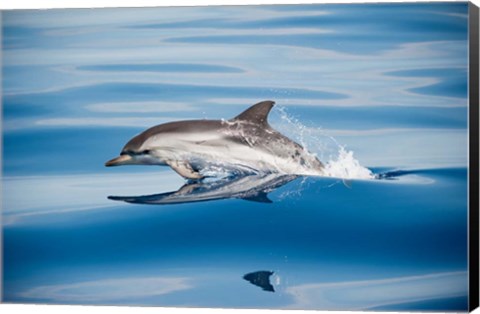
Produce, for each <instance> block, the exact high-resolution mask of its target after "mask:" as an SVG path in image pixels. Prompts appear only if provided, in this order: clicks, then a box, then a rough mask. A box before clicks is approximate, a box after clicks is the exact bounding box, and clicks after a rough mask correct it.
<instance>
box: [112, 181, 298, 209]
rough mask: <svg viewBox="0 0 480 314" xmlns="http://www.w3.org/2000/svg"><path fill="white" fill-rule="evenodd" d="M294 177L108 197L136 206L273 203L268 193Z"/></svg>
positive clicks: (192, 184)
mask: <svg viewBox="0 0 480 314" xmlns="http://www.w3.org/2000/svg"><path fill="white" fill-rule="evenodd" d="M297 177H298V176H294V175H279V174H266V175H250V176H236V177H229V178H222V179H218V180H214V181H208V180H202V181H195V182H189V183H186V184H185V185H183V186H182V187H181V188H180V189H178V190H177V191H174V192H166V193H160V194H153V195H142V196H109V197H108V198H109V199H111V200H115V201H124V202H127V203H135V204H154V205H166V204H183V203H193V202H205V201H213V200H222V199H230V198H237V199H244V200H248V201H254V202H262V203H272V201H271V200H270V199H269V198H268V196H267V195H268V193H270V192H272V191H273V190H275V189H277V188H279V187H281V186H283V185H285V184H287V183H289V182H291V181H293V180H295V179H296V178H297Z"/></svg>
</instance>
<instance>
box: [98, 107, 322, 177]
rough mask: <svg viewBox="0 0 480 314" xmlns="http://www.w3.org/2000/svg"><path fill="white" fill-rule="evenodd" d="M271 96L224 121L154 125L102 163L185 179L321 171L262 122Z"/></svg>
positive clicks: (313, 160) (299, 148)
mask: <svg viewBox="0 0 480 314" xmlns="http://www.w3.org/2000/svg"><path fill="white" fill-rule="evenodd" d="M273 105H274V102H273V101H263V102H260V103H257V104H255V105H253V106H252V107H250V108H248V109H247V110H245V111H244V112H242V113H241V114H240V115H238V116H236V117H235V118H233V119H230V120H190V121H177V122H169V123H165V124H161V125H157V126H154V127H152V128H149V129H147V130H146V131H144V132H142V133H140V134H138V135H137V136H135V137H134V138H132V139H131V140H130V141H129V142H128V143H127V144H126V145H125V147H124V148H123V149H122V152H121V153H120V156H119V157H117V158H114V159H112V160H110V161H108V162H107V163H106V164H105V165H106V166H120V165H168V166H170V167H171V168H172V169H173V170H175V171H176V172H177V173H178V174H180V175H181V176H183V177H184V178H187V179H200V178H203V177H206V176H209V173H211V172H212V170H214V172H222V170H224V172H232V171H233V172H234V173H238V172H241V173H251V174H253V173H255V174H258V173H281V174H293V175H309V174H313V175H321V174H322V169H323V165H322V163H321V162H320V161H319V160H318V159H317V158H316V157H315V156H314V155H313V154H311V153H309V152H308V151H306V150H305V149H304V148H303V147H302V146H301V145H299V144H298V143H296V142H294V141H292V140H291V139H289V138H287V137H286V136H284V135H282V134H280V133H279V132H278V131H276V130H274V129H273V128H272V127H271V126H270V125H269V124H268V121H267V118H268V114H269V112H270V110H271V109H272V107H273Z"/></svg>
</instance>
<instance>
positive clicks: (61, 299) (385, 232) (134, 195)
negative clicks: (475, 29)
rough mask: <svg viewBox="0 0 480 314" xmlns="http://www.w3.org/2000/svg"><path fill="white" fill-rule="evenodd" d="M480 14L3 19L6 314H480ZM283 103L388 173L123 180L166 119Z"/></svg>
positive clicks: (215, 12) (322, 138) (344, 8)
mask: <svg viewBox="0 0 480 314" xmlns="http://www.w3.org/2000/svg"><path fill="white" fill-rule="evenodd" d="M467 17H468V6H467V3H463V2H457V3H415V4H368V5H354V4H348V5H347V4H345V5H333V4H325V5H283V6H276V5H273V6H236V7H233V6H232V7H227V6H213V7H188V8H187V7H183V8H176V7H171V8H143V9H142V8H138V9H134V8H130V9H90V10H41V11H40V10H38V11H37V10H22V11H20V10H19V11H3V12H2V19H1V20H2V23H3V24H2V31H3V39H2V40H3V42H2V45H3V47H2V49H3V50H2V54H1V55H2V71H3V80H2V84H3V86H2V87H3V95H2V103H3V107H2V113H3V120H2V136H3V156H2V157H3V165H2V170H3V177H2V189H3V191H2V192H3V197H2V221H3V239H4V245H3V257H4V260H3V265H4V272H3V288H4V289H3V293H4V295H3V299H4V301H5V302H10V303H48V304H112V305H156V306H185V307H222V308H281V309H316V310H362V309H363V310H384V311H387V310H388V311H465V310H467V296H468V290H467V287H468V272H467V176H468V168H467V147H468V146H467V145H468V132H467V116H468V115H467V114H468V105H467V104H468V102H467V51H468V46H467V30H468V29H467V25H468V18H467ZM267 99H268V100H273V101H275V102H276V107H274V109H273V111H272V113H271V114H270V117H269V122H270V124H271V125H272V126H273V127H274V128H276V129H277V130H279V131H281V132H282V133H284V134H285V135H287V136H289V137H290V138H292V139H294V140H296V141H298V142H299V143H302V145H304V146H305V147H306V148H308V149H309V150H310V151H311V152H313V153H315V154H317V156H318V157H319V158H320V159H321V160H322V162H324V163H326V164H327V163H329V162H334V161H336V160H337V159H338V153H339V151H340V146H342V147H345V150H347V151H352V152H353V154H354V155H353V156H354V158H356V159H355V160H357V161H358V162H359V163H360V164H361V165H362V166H364V167H367V168H369V169H370V170H371V171H372V172H373V173H374V174H376V179H369V180H365V179H363V180H360V179H354V180H350V181H344V180H342V179H339V178H331V177H302V176H292V177H281V176H280V177H279V176H273V177H271V178H270V177H268V178H267V179H268V180H267V179H266V178H265V177H261V176H260V177H256V176H252V177H250V178H246V179H244V178H227V179H223V180H220V181H215V180H213V181H206V182H200V183H198V182H186V181H185V180H184V179H183V178H181V177H180V176H178V174H176V173H175V172H174V171H173V170H171V169H170V168H168V167H146V166H131V167H116V168H106V167H104V163H105V162H106V161H107V160H109V159H111V158H113V157H115V156H117V155H118V153H120V151H121V149H122V147H123V145H124V144H125V143H126V142H127V141H128V140H129V139H130V138H131V137H133V136H134V135H136V134H138V133H139V132H141V131H143V130H144V129H146V128H148V127H150V126H153V125H156V124H160V123H165V122H169V121H176V120H185V119H230V118H232V117H235V116H236V115H238V114H239V113H240V112H242V111H243V110H245V109H246V108H248V107H249V106H250V105H253V104H254V103H257V102H259V101H262V100H267ZM237 180H238V181H237ZM241 180H244V181H241ZM225 191H226V192H225Z"/></svg>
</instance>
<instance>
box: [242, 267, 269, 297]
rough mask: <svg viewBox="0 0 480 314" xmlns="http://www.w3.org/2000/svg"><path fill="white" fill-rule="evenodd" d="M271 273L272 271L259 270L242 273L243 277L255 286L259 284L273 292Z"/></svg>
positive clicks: (263, 288) (265, 289)
mask: <svg viewBox="0 0 480 314" xmlns="http://www.w3.org/2000/svg"><path fill="white" fill-rule="evenodd" d="M271 275H273V271H268V270H260V271H256V272H253V273H248V274H246V275H244V276H243V279H245V280H246V281H248V282H250V283H251V284H253V285H255V286H259V287H260V288H262V290H264V291H270V292H275V289H274V288H273V285H272V284H271V283H270V276H271Z"/></svg>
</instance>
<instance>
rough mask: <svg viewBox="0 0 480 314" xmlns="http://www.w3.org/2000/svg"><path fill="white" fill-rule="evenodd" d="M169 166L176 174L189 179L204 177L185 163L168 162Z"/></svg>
mask: <svg viewBox="0 0 480 314" xmlns="http://www.w3.org/2000/svg"><path fill="white" fill-rule="evenodd" d="M167 165H169V166H170V167H171V168H172V169H173V170H175V172H176V173H178V174H179V175H181V176H182V177H184V178H187V179H201V178H203V176H202V175H201V174H200V173H199V172H198V171H195V170H193V168H192V166H191V165H190V164H189V163H188V162H185V161H179V160H169V161H167Z"/></svg>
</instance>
